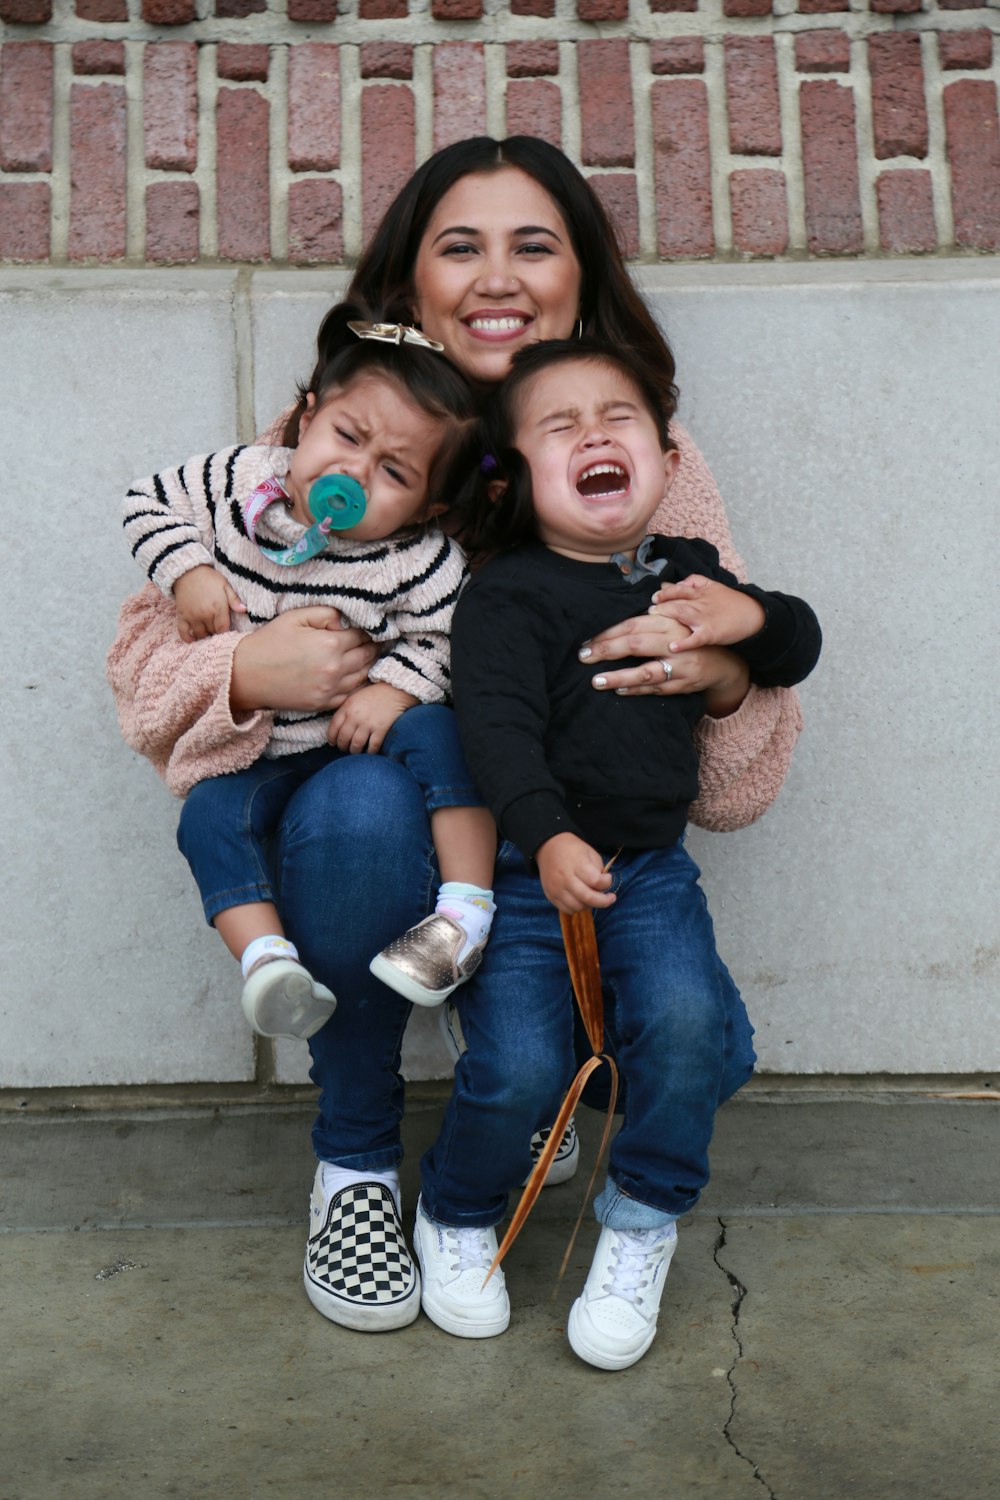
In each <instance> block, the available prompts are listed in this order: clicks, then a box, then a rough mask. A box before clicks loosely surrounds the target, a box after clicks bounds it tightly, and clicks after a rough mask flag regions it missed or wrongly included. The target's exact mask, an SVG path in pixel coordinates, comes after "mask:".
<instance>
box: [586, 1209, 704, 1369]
mask: <svg viewBox="0 0 1000 1500" xmlns="http://www.w3.org/2000/svg"><path fill="white" fill-rule="evenodd" d="M676 1248H677V1229H676V1227H675V1225H673V1224H667V1225H664V1226H663V1227H661V1228H659V1229H609V1228H608V1227H607V1225H604V1226H603V1227H602V1229H601V1237H600V1239H599V1240H598V1241H597V1249H596V1250H595V1251H594V1259H593V1261H592V1263H591V1267H590V1272H589V1274H588V1276H587V1280H586V1283H585V1284H584V1288H583V1293H582V1295H581V1296H579V1297H577V1299H576V1301H575V1302H574V1303H573V1306H572V1307H571V1308H570V1313H569V1323H568V1325H567V1328H566V1332H567V1334H568V1335H569V1342H570V1347H571V1348H572V1350H573V1352H574V1353H575V1354H578V1355H579V1356H580V1358H581V1359H584V1360H586V1361H587V1363H588V1364H589V1365H596V1366H597V1368H598V1369H599V1370H625V1369H627V1368H628V1366H629V1365H634V1364H635V1362H636V1360H637V1359H641V1358H642V1356H643V1355H644V1354H645V1353H646V1350H647V1349H648V1348H649V1346H650V1344H651V1343H652V1342H653V1339H654V1338H655V1336H656V1319H657V1315H658V1313H659V1311H660V1298H661V1297H662V1295H663V1288H664V1285H665V1283H666V1280H667V1271H668V1269H669V1267H670V1260H671V1257H672V1256H673V1253H674V1251H675V1250H676Z"/></svg>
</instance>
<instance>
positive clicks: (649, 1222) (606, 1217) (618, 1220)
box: [594, 1177, 681, 1229]
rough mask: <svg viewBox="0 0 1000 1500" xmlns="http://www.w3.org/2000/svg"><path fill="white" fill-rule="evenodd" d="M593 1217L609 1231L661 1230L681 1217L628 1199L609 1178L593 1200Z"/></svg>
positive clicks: (635, 1199) (634, 1199)
mask: <svg viewBox="0 0 1000 1500" xmlns="http://www.w3.org/2000/svg"><path fill="white" fill-rule="evenodd" d="M594 1215H595V1217H596V1219H597V1222H598V1223H599V1224H606V1225H607V1227H608V1228H609V1229H662V1228H663V1227H664V1225H666V1224H676V1223H677V1220H678V1219H679V1218H680V1217H681V1215H680V1214H668V1213H667V1212H666V1211H665V1210H664V1209H662V1208H654V1207H653V1205H652V1204H651V1203H641V1202H640V1201H639V1199H638V1198H630V1197H629V1196H628V1194H627V1193H623V1192H622V1190H621V1188H620V1187H618V1185H617V1183H615V1182H614V1181H613V1179H612V1178H611V1177H608V1178H607V1179H606V1181H605V1183H604V1187H603V1188H602V1189H601V1191H600V1192H599V1193H598V1195H597V1197H596V1198H595V1199H594Z"/></svg>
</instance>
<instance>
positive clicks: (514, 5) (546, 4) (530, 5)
mask: <svg viewBox="0 0 1000 1500" xmlns="http://www.w3.org/2000/svg"><path fill="white" fill-rule="evenodd" d="M510 13H511V15H512V16H554V15H555V13H556V0H510Z"/></svg>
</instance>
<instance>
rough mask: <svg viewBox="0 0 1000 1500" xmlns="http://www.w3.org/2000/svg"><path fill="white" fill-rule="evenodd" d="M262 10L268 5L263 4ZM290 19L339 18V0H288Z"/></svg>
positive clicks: (317, 19) (316, 19) (322, 19)
mask: <svg viewBox="0 0 1000 1500" xmlns="http://www.w3.org/2000/svg"><path fill="white" fill-rule="evenodd" d="M261 9H262V10H266V9H267V7H266V5H265V6H262V7H261ZM288 19H289V20H290V21H312V22H314V23H315V22H316V21H335V20H336V19H337V0H288Z"/></svg>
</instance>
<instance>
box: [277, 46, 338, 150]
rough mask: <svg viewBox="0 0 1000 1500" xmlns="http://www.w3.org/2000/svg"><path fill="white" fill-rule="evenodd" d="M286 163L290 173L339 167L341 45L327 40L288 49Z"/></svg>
mask: <svg viewBox="0 0 1000 1500" xmlns="http://www.w3.org/2000/svg"><path fill="white" fill-rule="evenodd" d="M288 165H289V166H290V167H291V169H292V171H293V172H332V171H333V169H334V168H335V167H339V166H340V48H339V47H337V46H335V45H333V44H332V43H330V42H300V43H299V44H298V45H297V46H295V47H290V48H289V49H288Z"/></svg>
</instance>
